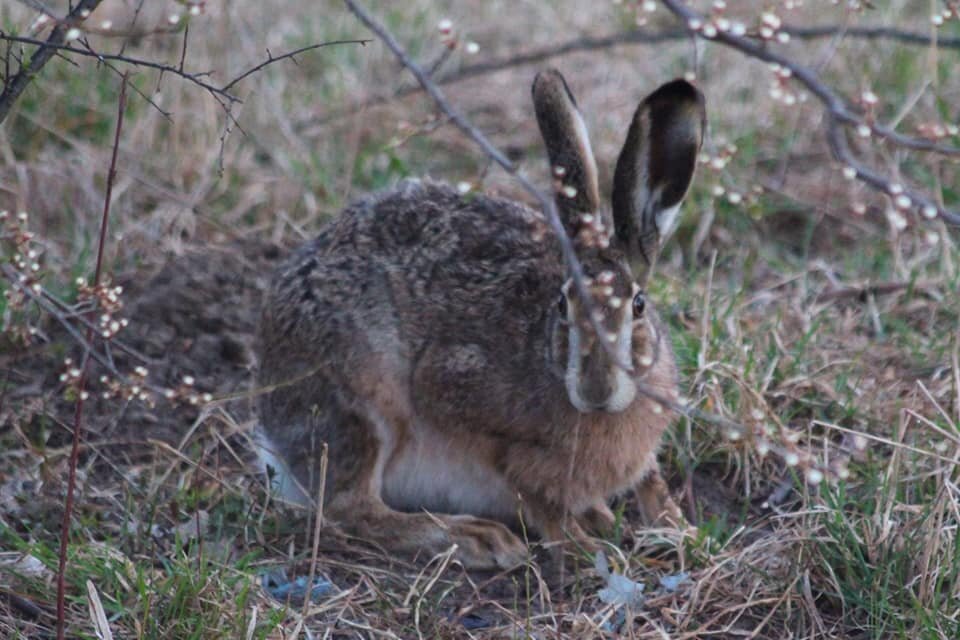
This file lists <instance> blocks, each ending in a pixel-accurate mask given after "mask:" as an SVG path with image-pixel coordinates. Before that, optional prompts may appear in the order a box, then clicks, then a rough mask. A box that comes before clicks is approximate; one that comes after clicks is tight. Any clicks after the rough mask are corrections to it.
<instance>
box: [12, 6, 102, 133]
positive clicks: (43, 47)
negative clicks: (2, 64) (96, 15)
mask: <svg viewBox="0 0 960 640" xmlns="http://www.w3.org/2000/svg"><path fill="white" fill-rule="evenodd" d="M99 4H100V0H80V2H78V3H77V4H76V6H75V7H73V9H72V10H71V11H70V13H69V14H67V18H66V20H62V21H60V22H58V23H57V25H56V26H55V27H54V28H53V31H51V32H50V37H49V38H47V39H46V41H42V40H38V41H36V42H35V44H37V45H39V47H40V48H39V49H37V51H36V52H34V54H33V55H32V56H30V61H29V62H28V63H27V64H25V65H22V66H21V67H20V70H19V71H17V74H16V75H15V76H13V78H10V77H4V85H3V92H0V122H3V121H4V119H6V117H7V114H8V113H9V112H10V109H11V108H12V107H13V105H14V103H15V102H16V101H17V98H19V97H20V94H21V93H23V91H24V89H26V88H27V85H29V84H30V82H31V81H32V80H33V77H34V76H35V75H37V74H38V73H40V70H41V69H43V67H44V66H45V65H46V64H47V62H49V61H50V58H52V57H53V56H54V54H56V53H57V51H58V50H59V49H60V47H61V45H62V44H63V43H64V41H65V40H66V37H67V31H68V30H69V28H70V25H71V24H73V22H74V21H76V20H77V19H79V18H80V17H81V16H83V15H86V14H87V13H89V12H90V11H93V10H94V9H96V8H97V5H99ZM0 35H2V36H3V39H6V34H2V33H0Z"/></svg>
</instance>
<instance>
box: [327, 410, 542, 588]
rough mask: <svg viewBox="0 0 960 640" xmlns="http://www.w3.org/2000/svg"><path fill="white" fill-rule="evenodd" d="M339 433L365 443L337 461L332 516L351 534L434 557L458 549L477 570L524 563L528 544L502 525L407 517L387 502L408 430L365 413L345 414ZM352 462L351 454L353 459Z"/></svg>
mask: <svg viewBox="0 0 960 640" xmlns="http://www.w3.org/2000/svg"><path fill="white" fill-rule="evenodd" d="M339 430H341V431H343V432H346V433H350V434H352V435H353V437H355V438H357V439H362V440H363V441H364V444H363V445H362V446H360V447H354V449H355V451H354V452H353V453H354V454H356V453H358V452H359V451H361V450H362V451H364V452H366V454H367V455H365V456H364V457H362V458H361V457H359V456H358V457H356V458H354V460H353V462H352V463H351V462H350V461H349V460H342V461H336V460H334V459H333V458H334V457H335V456H336V452H334V451H333V450H331V456H332V458H331V463H332V464H334V465H335V467H336V468H335V470H334V473H336V474H337V476H338V477H336V478H335V479H333V478H331V480H333V481H334V483H335V484H334V492H333V494H331V495H330V499H329V502H328V503H327V505H326V509H325V510H326V514H327V515H328V516H329V517H330V519H331V520H333V521H335V522H338V523H339V524H340V525H341V526H342V527H343V528H344V529H345V530H346V531H348V532H349V533H351V534H353V535H355V536H357V537H358V538H362V539H365V540H368V541H370V542H373V543H375V544H377V545H380V546H382V547H384V548H386V549H392V550H396V551H401V552H406V553H411V554H414V553H418V552H420V553H426V554H430V555H434V554H437V553H442V552H444V551H447V550H449V549H450V548H451V547H452V546H453V545H454V544H456V545H457V553H456V557H457V558H458V559H459V560H460V561H461V562H462V563H463V564H464V565H465V566H467V567H469V568H473V569H496V568H501V569H508V568H512V567H515V566H517V565H518V564H520V563H521V562H523V561H524V559H525V558H526V554H527V549H526V546H525V545H524V544H523V543H522V542H521V541H520V540H519V539H518V538H517V537H516V536H515V535H514V534H513V533H511V532H510V530H509V529H508V528H507V527H506V526H504V525H503V524H501V523H499V522H495V521H493V520H486V519H482V518H475V517H473V516H468V515H446V514H429V513H404V512H401V511H397V510H395V509H393V508H391V507H390V506H388V505H387V504H386V503H385V502H384V501H383V495H382V482H383V470H384V466H385V463H386V461H387V460H389V458H390V457H391V455H392V454H393V453H394V452H395V450H396V448H397V447H399V446H403V443H402V437H403V433H402V427H399V426H396V425H388V424H386V423H385V422H384V421H383V420H382V419H380V418H379V417H378V418H376V419H373V420H370V419H367V418H365V417H363V416H361V415H359V414H356V413H354V414H351V415H349V416H345V417H344V420H343V421H342V422H341V423H340V425H339ZM347 457H348V458H349V457H350V456H347Z"/></svg>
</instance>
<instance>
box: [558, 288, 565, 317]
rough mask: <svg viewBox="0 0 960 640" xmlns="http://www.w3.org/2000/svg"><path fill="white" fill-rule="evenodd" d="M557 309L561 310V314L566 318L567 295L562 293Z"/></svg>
mask: <svg viewBox="0 0 960 640" xmlns="http://www.w3.org/2000/svg"><path fill="white" fill-rule="evenodd" d="M557 311H559V312H560V315H561V316H563V318H564V320H566V318H567V296H565V295H563V294H560V299H559V300H557Z"/></svg>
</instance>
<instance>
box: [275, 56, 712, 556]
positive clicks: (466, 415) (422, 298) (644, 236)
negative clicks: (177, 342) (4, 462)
mask: <svg viewBox="0 0 960 640" xmlns="http://www.w3.org/2000/svg"><path fill="white" fill-rule="evenodd" d="M533 102H534V106H535V108H536V114H537V120H538V122H539V125H540V131H541V134H542V136H543V139H544V142H545V143H546V146H547V150H548V153H549V157H550V163H551V168H552V170H553V175H554V177H555V178H556V185H555V187H556V189H557V195H556V200H557V205H558V207H559V211H560V213H561V217H562V219H563V221H564V225H565V227H566V230H567V232H568V234H569V236H570V238H571V239H572V240H573V242H574V245H575V247H576V252H577V255H578V257H579V260H580V263H581V264H582V266H583V269H584V272H585V274H586V278H587V279H586V284H587V288H588V290H589V291H590V295H591V297H592V299H590V300H583V299H581V298H580V297H579V296H578V295H577V294H576V289H575V287H573V286H572V282H571V278H570V272H569V270H568V268H567V267H566V265H565V264H564V261H563V259H562V257H561V251H560V248H559V243H558V241H557V239H556V238H555V237H554V236H553V235H552V234H551V233H550V232H549V230H548V227H547V226H546V222H545V219H544V217H543V215H542V214H541V213H540V212H537V211H534V210H533V209H531V208H529V207H527V206H526V205H523V204H520V203H517V202H512V201H509V200H504V199H500V198H495V197H488V196H483V195H475V196H474V195H470V194H468V195H461V194H460V193H458V192H457V191H456V190H454V189H452V188H450V187H448V186H444V185H442V184H437V183H433V182H429V181H414V180H411V181H405V182H403V183H401V184H400V185H399V186H398V187H396V188H395V189H393V190H391V191H387V192H385V193H381V194H378V195H374V196H370V197H368V198H365V199H362V200H360V201H358V202H356V203H355V204H353V205H351V206H349V207H348V208H347V209H345V210H344V211H343V212H342V213H341V214H340V215H339V216H337V218H336V219H334V220H332V221H331V222H330V223H329V224H327V225H326V226H325V227H324V228H323V230H322V231H321V232H320V235H319V236H318V237H317V238H316V239H315V240H313V241H312V242H309V243H308V244H306V245H305V246H303V247H301V248H300V249H299V250H298V251H297V252H296V253H295V254H294V255H293V256H292V257H291V258H289V259H288V260H287V261H286V262H285V264H284V265H283V266H282V268H281V269H280V270H279V272H278V273H277V274H276V275H275V277H274V278H273V281H272V284H271V287H270V291H269V292H268V294H267V298H266V302H265V307H264V311H263V317H262V321H261V325H260V332H259V376H258V386H259V388H260V389H261V394H262V395H260V397H259V401H258V402H259V418H260V427H259V442H260V446H261V456H262V458H263V461H264V463H265V464H266V465H267V466H268V468H269V469H268V471H269V472H270V473H271V474H272V482H273V486H274V487H276V488H277V490H278V491H279V493H280V495H281V496H282V497H283V498H284V499H286V500H289V501H293V502H298V503H301V504H310V503H311V502H312V501H313V500H314V499H315V498H316V495H317V493H318V491H319V487H320V478H319V477H318V476H319V470H320V459H321V450H322V447H323V445H324V444H326V445H328V447H329V458H328V460H329V464H328V467H327V473H326V479H325V485H324V487H325V494H324V495H325V500H324V502H325V505H324V509H325V511H324V512H325V515H326V517H328V518H329V519H331V520H333V521H335V522H337V523H339V524H340V525H341V526H342V527H343V528H344V529H345V530H347V531H349V532H351V533H352V534H354V535H357V536H359V537H362V538H365V539H367V540H370V541H373V542H375V543H377V544H379V545H381V546H383V547H384V548H387V549H390V550H393V551H399V552H406V553H412V552H416V551H422V552H425V553H430V554H433V553H438V552H441V551H445V550H447V549H449V548H450V546H451V545H453V544H457V545H458V551H457V553H458V557H459V559H460V560H461V562H462V563H463V564H464V565H466V566H468V567H475V568H492V567H511V566H514V565H515V564H517V563H519V562H521V561H523V559H524V558H525V557H526V548H525V545H524V544H523V543H522V542H521V540H520V539H519V538H518V536H517V535H515V534H514V533H513V532H512V531H511V530H510V529H509V528H508V527H507V526H506V525H507V524H517V523H518V522H519V521H520V519H522V521H523V523H524V524H525V525H526V526H527V527H530V528H532V529H533V530H535V531H536V532H537V533H539V534H540V535H541V536H542V537H543V538H545V539H547V540H558V539H562V538H564V537H565V536H567V535H570V536H573V537H574V538H578V539H579V538H583V539H586V538H585V537H586V535H587V534H586V531H590V530H593V531H596V530H602V529H603V528H604V527H608V526H610V525H611V524H612V523H613V514H612V513H611V511H610V509H609V507H608V506H607V501H608V500H609V499H610V498H611V497H613V496H615V495H617V494H619V493H622V492H625V491H627V490H630V489H636V491H637V495H638V496H639V503H640V507H641V510H642V512H643V514H644V516H645V518H646V519H647V520H649V521H650V522H660V521H667V522H669V521H673V522H679V521H680V520H681V516H680V513H679V510H678V509H677V507H676V505H675V504H674V503H673V501H672V500H671V499H670V496H669V493H668V491H667V487H666V485H665V483H664V482H663V480H662V479H661V477H660V473H659V470H658V464H657V459H656V454H657V448H658V444H659V441H660V438H661V434H662V432H663V431H664V429H665V428H666V427H667V426H668V424H669V422H670V415H669V414H670V412H669V411H668V410H666V409H665V408H664V407H662V406H661V405H659V404H658V403H657V402H655V401H653V400H651V399H650V398H649V397H647V396H646V395H644V394H643V393H639V392H638V390H637V386H636V385H637V381H640V382H642V384H644V385H646V386H647V387H649V388H651V389H654V390H656V391H657V392H658V393H659V394H662V395H663V396H668V397H676V395H677V372H676V365H675V362H674V356H673V352H672V350H671V346H670V337H669V335H668V334H667V332H666V328H665V327H664V326H663V324H662V323H661V321H660V319H659V318H658V316H657V313H656V311H655V310H654V308H653V305H652V304H651V301H650V300H648V299H647V298H646V293H645V287H646V283H647V280H648V278H649V277H650V272H651V270H652V268H653V266H654V265H655V263H656V261H657V255H658V253H659V250H660V243H661V240H662V238H663V237H665V236H666V234H667V233H669V231H670V229H671V227H672V225H673V224H674V223H675V220H676V216H677V212H678V209H679V207H680V203H681V200H682V199H683V197H684V196H685V195H686V192H687V189H688V187H689V185H690V182H691V179H692V177H693V173H694V168H695V165H696V158H697V154H698V151H699V148H700V143H701V139H702V135H703V130H704V126H705V109H704V100H703V96H702V95H701V94H700V92H699V91H698V90H697V89H696V88H694V87H693V86H692V85H691V84H689V83H687V82H684V81H682V80H676V81H673V82H670V83H667V84H665V85H663V86H662V87H660V88H659V89H657V90H656V91H655V92H653V93H652V94H651V95H650V96H648V97H647V98H646V99H645V100H644V101H643V102H642V103H640V105H639V107H638V108H637V111H636V113H635V114H634V116H633V121H632V123H631V125H630V129H629V132H628V133H627V139H626V143H625V144H624V147H623V150H622V152H621V153H620V157H619V159H618V161H617V167H616V172H615V175H614V180H613V199H612V200H613V202H612V205H613V206H612V208H611V209H607V208H605V207H603V206H602V205H601V202H600V195H599V189H598V186H597V168H596V165H595V163H594V158H593V153H592V151H591V148H590V142H589V140H588V138H587V132H586V128H585V126H584V123H583V120H582V119H581V117H580V114H579V112H578V111H577V106H576V103H575V101H574V99H573V96H572V95H571V93H570V91H569V89H568V87H567V85H566V83H565V81H564V79H563V77H562V76H561V75H560V73H558V72H557V71H553V70H550V71H545V72H543V73H541V74H539V75H538V76H537V78H536V79H535V80H534V83H533ZM591 313H592V314H593V318H594V319H595V320H596V322H595V323H591V321H590V317H589V315H588V314H591ZM594 326H600V327H602V331H601V335H598V334H597V332H596V331H595V329H594ZM604 343H605V344H604ZM623 365H626V366H623Z"/></svg>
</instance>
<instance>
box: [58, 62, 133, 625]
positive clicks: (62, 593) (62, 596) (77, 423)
mask: <svg viewBox="0 0 960 640" xmlns="http://www.w3.org/2000/svg"><path fill="white" fill-rule="evenodd" d="M117 102H118V105H117V128H116V132H115V133H114V136H113V151H112V153H111V155H110V169H109V171H108V172H107V187H106V193H105V194H104V198H103V214H102V215H101V217H100V238H99V240H98V242H97V264H96V267H95V268H94V272H93V286H94V287H96V286H98V285H99V284H100V276H101V274H102V273H103V247H104V245H105V244H106V238H107V225H108V223H109V221H110V195H111V193H112V191H113V180H114V178H115V177H116V175H117V153H118V151H119V149H120V131H121V129H122V128H123V112H124V111H125V110H126V107H127V78H126V76H124V78H123V82H122V83H121V84H120V96H119V98H118V100H117ZM92 341H93V330H92V329H90V328H87V342H88V343H90V344H92ZM89 363H90V357H89V353H87V354H84V357H83V359H82V360H81V362H80V379H79V381H78V383H77V409H76V412H75V413H74V416H73V443H72V444H71V447H70V463H69V472H68V473H69V475H68V477H67V497H66V501H65V503H64V507H63V524H62V525H61V527H60V554H59V564H58V567H57V640H62V639H63V637H64V628H65V621H66V572H67V546H68V544H69V542H70V518H71V516H72V515H73V496H74V491H75V488H76V483H77V462H78V460H79V457H80V436H81V432H82V429H83V401H84V399H85V398H86V391H85V387H86V380H87V370H88V366H89Z"/></svg>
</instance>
